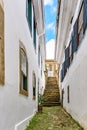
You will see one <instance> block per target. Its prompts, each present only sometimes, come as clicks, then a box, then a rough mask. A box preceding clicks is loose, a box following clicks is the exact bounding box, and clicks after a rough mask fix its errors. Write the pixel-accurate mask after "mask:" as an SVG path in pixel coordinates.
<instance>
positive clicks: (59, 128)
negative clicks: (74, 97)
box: [25, 106, 83, 130]
mask: <svg viewBox="0 0 87 130" xmlns="http://www.w3.org/2000/svg"><path fill="white" fill-rule="evenodd" d="M25 130H83V129H82V128H81V127H80V126H79V125H78V124H77V123H76V122H75V121H74V120H73V119H72V118H71V117H70V116H69V115H68V114H67V113H66V112H65V111H64V110H63V109H62V107H61V106H58V107H44V108H43V113H41V114H40V113H37V114H36V115H35V116H34V118H33V119H32V120H31V122H30V126H28V127H27V128H26V129H25Z"/></svg>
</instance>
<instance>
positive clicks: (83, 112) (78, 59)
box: [55, 0, 87, 130]
mask: <svg viewBox="0 0 87 130" xmlns="http://www.w3.org/2000/svg"><path fill="white" fill-rule="evenodd" d="M66 2H67V5H66V4H65V3H64V1H62V0H61V4H60V9H59V10H60V14H59V20H58V21H57V27H56V30H57V36H56V48H57V49H55V59H56V60H57V61H58V62H59V63H60V73H59V77H60V78H61V69H62V64H63V62H64V60H65V54H64V52H65V47H66V48H67V47H68V46H69V43H70V40H71V36H72V32H73V27H74V24H75V22H76V20H77V18H78V15H79V12H80V9H81V5H82V2H83V1H82V0H78V1H76V0H75V1H74V2H73V0H71V1H69V0H67V1H66ZM69 2H70V3H71V4H69ZM75 2H77V5H76V4H75ZM75 5H76V6H75ZM70 7H72V8H70ZM59 10H58V12H59ZM74 11H75V12H74ZM72 16H73V18H72V22H71V21H70V20H71V17H72ZM67 18H69V21H66V19H67ZM67 20H68V19H67ZM67 25H68V26H67ZM66 26H67V28H66ZM62 28H63V29H62ZM64 32H66V33H64ZM64 41H65V42H64ZM86 59H87V30H86V31H85V34H84V36H83V38H82V40H81V42H80V44H79V46H78V49H77V51H76V52H74V57H73V60H72V62H71V64H70V66H69V68H68V69H67V72H66V74H65V76H64V79H63V81H62V82H61V80H60V83H59V84H60V90H61V100H62V103H63V107H64V108H65V109H66V110H67V111H68V113H70V114H71V116H72V117H73V118H74V119H75V120H76V121H78V122H79V123H80V124H81V126H82V127H83V128H84V129H85V130H87V102H86V100H87V73H86V70H87V60H86Z"/></svg>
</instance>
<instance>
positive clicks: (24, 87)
mask: <svg viewBox="0 0 87 130" xmlns="http://www.w3.org/2000/svg"><path fill="white" fill-rule="evenodd" d="M20 93H21V94H23V95H25V96H28V61H27V55H26V52H25V50H24V49H23V48H20Z"/></svg>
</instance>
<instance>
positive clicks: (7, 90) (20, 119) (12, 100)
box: [0, 0, 45, 130]
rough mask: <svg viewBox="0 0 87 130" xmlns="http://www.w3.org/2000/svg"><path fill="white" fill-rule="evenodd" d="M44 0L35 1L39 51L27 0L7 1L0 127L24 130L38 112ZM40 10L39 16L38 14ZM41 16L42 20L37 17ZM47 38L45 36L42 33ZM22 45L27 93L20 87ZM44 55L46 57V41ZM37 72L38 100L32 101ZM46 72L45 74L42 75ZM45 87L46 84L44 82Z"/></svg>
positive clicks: (5, 129)
mask: <svg viewBox="0 0 87 130" xmlns="http://www.w3.org/2000/svg"><path fill="white" fill-rule="evenodd" d="M41 3H43V1H39V0H37V1H35V2H34V0H33V1H32V4H34V8H35V17H36V22H37V32H36V39H37V40H36V50H35V48H34V44H33V38H32V37H33V35H32V37H31V34H30V29H29V26H28V22H27V18H26V0H4V17H5V19H4V31H5V32H4V40H5V43H4V45H5V50H4V52H5V84H4V86H1V85H0V130H24V129H25V127H26V125H27V124H28V123H29V120H30V119H31V118H32V116H33V115H34V114H35V112H36V111H37V105H38V95H37V93H38V78H39V79H40V81H41V80H44V76H43V79H42V77H39V73H38V44H39V35H40V34H41V33H42V32H43V31H44V26H42V25H43V24H44V22H43V21H44V18H43V17H42V16H43V9H42V8H43V4H42V6H41V7H42V8H40V6H39V5H40V4H41ZM36 11H37V12H38V15H39V16H38V15H37V13H36ZM38 17H39V19H38ZM43 37H44V36H43ZM21 43H22V44H23V45H24V47H25V49H26V53H27V58H28V96H25V95H23V94H20V93H19V88H20V73H19V72H20V70H19V68H20V58H19V57H20V54H19V48H20V44H21ZM43 45H44V48H43V49H42V50H43V54H44V58H43V56H42V58H43V59H45V40H44V42H42V43H41V46H43ZM33 71H34V72H35V74H36V100H33V88H32V72H33ZM43 75H44V74H43ZM43 86H44V84H43Z"/></svg>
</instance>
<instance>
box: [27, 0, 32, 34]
mask: <svg viewBox="0 0 87 130" xmlns="http://www.w3.org/2000/svg"><path fill="white" fill-rule="evenodd" d="M26 17H27V21H28V25H29V28H30V32H31V34H32V0H27V2H26Z"/></svg>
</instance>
